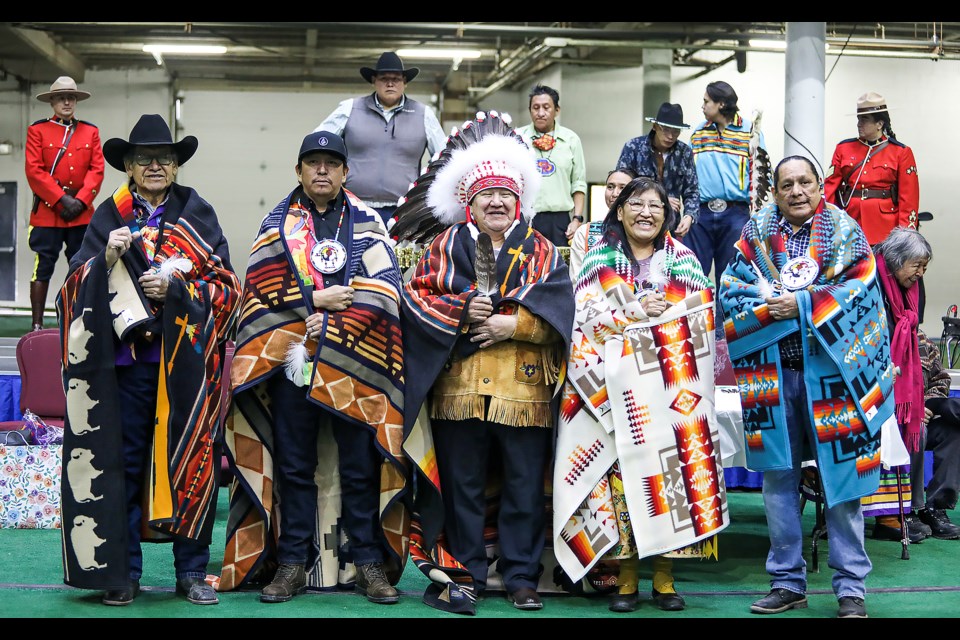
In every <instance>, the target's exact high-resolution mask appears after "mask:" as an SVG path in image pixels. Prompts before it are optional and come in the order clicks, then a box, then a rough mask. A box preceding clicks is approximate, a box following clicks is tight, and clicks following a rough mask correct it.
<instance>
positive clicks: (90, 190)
mask: <svg viewBox="0 0 960 640" xmlns="http://www.w3.org/2000/svg"><path fill="white" fill-rule="evenodd" d="M66 130H67V127H66V125H65V124H63V123H62V121H60V120H59V119H56V118H47V119H45V120H38V121H36V122H34V123H33V124H32V125H30V126H29V127H28V128H27V146H26V168H25V170H26V174H27V182H28V183H29V184H30V189H31V190H33V192H34V193H35V194H37V195H38V196H39V197H40V202H39V205H38V206H37V210H36V211H35V212H34V213H32V214H31V215H30V224H31V225H33V226H35V227H77V226H80V225H85V224H88V223H89V222H90V217H91V216H92V215H93V207H92V206H91V205H92V204H93V201H94V199H95V198H96V196H97V194H98V193H99V192H100V186H101V185H102V184H103V150H102V148H101V146H100V133H99V131H98V129H97V127H96V126H95V125H92V124H90V123H89V122H84V121H83V120H78V121H77V128H76V131H74V133H73V137H71V138H70V142H69V143H68V145H67V149H65V150H64V153H63V157H62V158H60V162H59V163H58V164H57V168H56V170H55V171H54V172H53V175H52V176H51V175H50V167H51V166H53V161H54V160H55V159H56V157H57V153H59V151H60V149H61V148H62V147H63V143H64V140H65V139H66ZM64 187H66V188H68V189H71V191H70V193H71V194H74V197H76V198H79V199H80V200H82V201H83V202H84V204H86V205H87V208H86V210H84V212H83V213H81V214H80V215H79V216H77V217H76V218H74V219H73V220H71V221H69V222H67V221H66V220H64V219H63V218H61V217H60V216H59V214H58V213H57V211H56V204H57V200H59V199H60V198H61V197H63V194H64Z"/></svg>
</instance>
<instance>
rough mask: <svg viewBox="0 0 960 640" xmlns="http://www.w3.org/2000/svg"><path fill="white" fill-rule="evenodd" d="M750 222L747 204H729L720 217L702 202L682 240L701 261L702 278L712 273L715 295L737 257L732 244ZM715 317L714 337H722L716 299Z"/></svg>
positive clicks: (721, 324) (718, 307)
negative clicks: (715, 334)
mask: <svg viewBox="0 0 960 640" xmlns="http://www.w3.org/2000/svg"><path fill="white" fill-rule="evenodd" d="M749 220H750V208H749V207H748V205H747V203H746V202H744V203H734V204H728V205H727V209H726V211H721V212H720V213H714V212H713V211H711V210H710V208H709V207H707V203H706V202H702V203H700V218H699V219H698V220H697V222H696V223H695V224H694V225H693V226H691V227H690V231H689V232H688V233H687V235H685V236H684V237H683V244H685V245H687V246H688V247H690V250H691V251H693V252H694V253H695V254H696V256H697V259H698V260H699V261H700V268H702V269H703V275H705V276H707V277H708V278H709V277H710V270H711V269H713V271H714V273H713V280H714V282H715V283H716V284H717V291H719V290H720V276H721V275H723V271H724V269H726V268H727V265H728V264H730V262H732V261H733V257H734V256H735V255H736V253H737V250H736V248H735V247H734V244H735V243H736V242H737V240H739V239H740V233H741V232H742V231H743V225H745V224H747V222H748V221H749ZM715 316H716V324H717V337H723V318H724V316H723V307H722V306H721V305H720V297H719V296H717V302H716V305H715Z"/></svg>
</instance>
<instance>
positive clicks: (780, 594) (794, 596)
mask: <svg viewBox="0 0 960 640" xmlns="http://www.w3.org/2000/svg"><path fill="white" fill-rule="evenodd" d="M806 608H807V596H806V595H804V594H802V593H796V592H794V591H790V590H789V589H771V590H770V593H768V594H767V595H765V596H764V597H762V598H760V599H759V600H757V601H756V602H754V603H753V604H752V605H750V613H781V612H783V611H789V610H790V609H806Z"/></svg>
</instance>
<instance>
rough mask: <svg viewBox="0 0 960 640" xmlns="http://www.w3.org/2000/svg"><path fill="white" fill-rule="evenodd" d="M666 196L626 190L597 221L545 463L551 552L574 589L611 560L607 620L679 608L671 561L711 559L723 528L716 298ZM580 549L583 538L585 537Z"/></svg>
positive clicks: (639, 185)
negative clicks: (646, 583) (646, 596)
mask: <svg viewBox="0 0 960 640" xmlns="http://www.w3.org/2000/svg"><path fill="white" fill-rule="evenodd" d="M675 215H676V213H675V212H674V211H673V210H672V209H671V208H670V206H669V204H668V200H667V194H666V192H665V191H664V189H663V187H662V186H661V185H660V184H659V183H657V182H654V181H652V180H650V179H649V178H637V179H634V180H632V181H631V182H630V183H629V184H628V185H627V186H626V187H625V188H624V189H623V191H621V192H620V195H619V196H618V197H617V198H616V200H615V201H614V202H613V205H612V206H611V207H610V210H609V212H608V213H607V216H606V218H605V219H604V224H603V237H602V239H601V240H600V241H599V242H598V243H597V245H596V246H594V247H593V248H592V249H590V251H589V252H587V255H586V257H585V258H584V263H583V268H582V269H581V271H580V277H579V280H578V282H577V286H576V289H575V291H576V316H575V319H574V331H573V342H572V344H573V345H574V346H573V348H572V349H571V356H570V359H569V361H568V366H567V374H568V380H569V382H568V384H567V386H566V388H565V393H564V399H563V404H562V406H561V416H562V418H561V422H560V427H559V431H558V436H557V437H558V441H557V447H556V455H555V460H556V462H555V466H554V480H553V487H554V499H553V508H554V521H553V525H554V540H553V544H554V552H555V554H556V557H557V560H558V562H559V563H560V565H561V566H562V567H563V569H564V571H566V573H567V575H568V577H569V578H571V580H573V581H574V582H576V581H577V580H580V579H581V578H582V577H583V576H585V575H588V574H589V573H590V572H591V571H596V569H595V567H598V566H601V565H604V564H610V563H611V562H613V563H616V562H619V576H618V579H617V588H616V593H615V594H614V595H613V596H612V598H611V601H610V605H609V607H610V610H611V611H615V612H630V611H634V610H636V609H637V607H638V606H639V600H640V598H639V594H638V588H639V584H638V583H639V575H638V568H639V561H640V559H642V558H646V557H652V561H653V589H652V596H653V601H654V604H655V605H656V606H657V607H659V608H660V609H663V610H665V611H679V610H682V609H683V608H684V607H685V602H684V599H683V597H682V596H680V594H678V593H677V592H676V588H675V587H674V581H673V570H672V558H673V557H684V556H694V557H709V556H715V554H716V547H715V546H714V545H713V537H714V536H715V535H716V534H717V533H718V532H719V531H720V530H722V529H723V528H724V527H726V526H727V524H729V514H728V511H727V506H726V502H725V499H724V496H725V493H726V492H725V490H724V484H723V471H722V467H721V462H720V451H719V431H718V428H717V425H716V415H715V411H714V403H713V397H714V396H713V393H714V374H713V359H714V344H715V343H714V317H713V289H712V286H711V283H710V281H709V280H708V279H707V277H706V276H705V275H704V274H703V270H702V269H701V268H700V263H699V261H698V260H697V257H696V256H695V255H694V253H693V252H692V251H690V250H689V249H687V248H686V247H684V246H683V245H682V244H681V243H679V242H678V241H676V240H674V239H673V237H672V236H671V235H670V233H669V231H668V228H669V227H670V225H671V223H672V222H673V217H674V216H675ZM588 538H589V539H588Z"/></svg>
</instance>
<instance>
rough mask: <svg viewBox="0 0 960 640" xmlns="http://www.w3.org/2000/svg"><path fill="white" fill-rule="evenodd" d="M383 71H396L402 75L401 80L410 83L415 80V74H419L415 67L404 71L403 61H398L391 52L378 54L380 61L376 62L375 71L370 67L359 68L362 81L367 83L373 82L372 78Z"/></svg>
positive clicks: (397, 57) (395, 55)
mask: <svg viewBox="0 0 960 640" xmlns="http://www.w3.org/2000/svg"><path fill="white" fill-rule="evenodd" d="M385 71H398V72H400V73H402V74H403V79H404V80H406V81H407V82H410V81H411V80H413V79H414V78H416V77H417V74H418V73H420V69H418V68H417V67H410V68H409V69H404V68H403V61H402V60H401V59H400V56H398V55H397V54H395V53H394V52H393V51H384V52H383V53H381V54H380V59H379V60H377V68H376V69H371V68H370V67H360V75H362V76H363V79H364V80H366V81H367V82H373V78H374V76H376V75H377V74H378V73H383V72H385Z"/></svg>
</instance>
